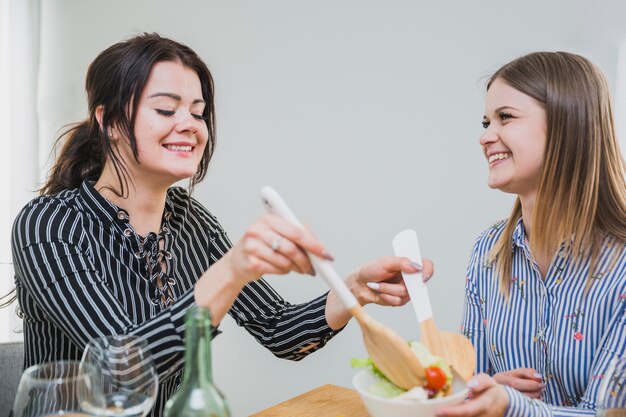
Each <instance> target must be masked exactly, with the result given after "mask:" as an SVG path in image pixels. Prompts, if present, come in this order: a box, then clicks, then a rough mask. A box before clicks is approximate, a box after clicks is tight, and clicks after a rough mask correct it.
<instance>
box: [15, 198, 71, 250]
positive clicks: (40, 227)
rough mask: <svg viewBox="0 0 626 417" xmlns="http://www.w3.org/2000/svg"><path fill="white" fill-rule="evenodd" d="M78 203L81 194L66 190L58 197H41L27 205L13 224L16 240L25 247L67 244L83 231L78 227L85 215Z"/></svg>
mask: <svg viewBox="0 0 626 417" xmlns="http://www.w3.org/2000/svg"><path fill="white" fill-rule="evenodd" d="M77 200H78V190H77V189H73V190H65V191H62V192H60V193H58V194H55V195H42V196H38V197H36V198H34V199H32V200H31V201H30V202H28V203H27V204H26V205H25V206H24V207H23V208H22V209H21V210H20V212H19V213H18V214H17V217H16V218H15V221H14V223H13V235H14V237H20V238H21V239H22V241H23V242H22V243H23V244H28V243H37V242H38V241H43V240H46V241H50V240H55V239H62V240H66V239H68V240H69V238H70V237H71V235H74V234H79V233H80V231H81V230H82V229H81V228H80V227H75V226H76V223H77V222H78V221H80V218H81V217H82V214H83V208H82V205H81V204H80V203H79V202H78V201H77Z"/></svg>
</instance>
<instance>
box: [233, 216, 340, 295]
mask: <svg viewBox="0 0 626 417" xmlns="http://www.w3.org/2000/svg"><path fill="white" fill-rule="evenodd" d="M305 250H306V251H309V252H311V253H313V254H315V255H317V256H319V257H320V258H324V259H328V260H333V257H332V256H331V255H330V254H329V253H328V252H327V251H326V249H325V248H324V246H323V245H322V244H321V243H320V242H319V241H318V240H317V239H316V238H315V237H314V236H313V234H311V232H309V231H308V230H306V229H302V228H300V227H298V226H294V225H293V224H291V223H289V222H288V221H286V220H284V219H282V218H281V217H278V216H276V215H274V214H266V215H264V216H263V217H261V218H260V219H259V221H257V222H256V223H254V224H253V225H252V226H250V227H248V229H247V230H246V232H245V233H244V235H243V237H242V238H241V240H240V241H239V242H237V243H236V244H235V245H234V246H233V247H232V248H231V250H230V251H228V253H227V254H226V255H225V256H224V258H226V261H227V262H228V265H229V267H230V269H231V271H232V272H233V276H234V277H235V279H237V280H238V281H239V283H240V284H241V286H242V287H243V286H244V285H245V284H247V283H248V282H250V281H254V280H257V279H259V278H260V277H261V275H264V274H287V273H289V272H291V271H295V272H299V273H301V274H313V267H312V266H311V262H310V260H309V258H308V256H307V254H306V252H305Z"/></svg>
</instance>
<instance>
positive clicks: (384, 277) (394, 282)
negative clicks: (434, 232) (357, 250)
mask: <svg viewBox="0 0 626 417" xmlns="http://www.w3.org/2000/svg"><path fill="white" fill-rule="evenodd" d="M422 262H423V263H424V265H423V266H422V265H419V264H416V263H414V262H412V261H410V260H409V259H407V258H398V257H395V256H385V257H382V258H378V259H375V260H373V261H370V262H368V263H366V264H364V265H363V266H361V267H360V268H359V269H357V270H356V271H354V272H353V273H351V274H350V275H349V276H348V278H347V279H346V285H347V286H348V288H350V291H352V294H354V296H355V297H356V299H357V300H358V301H359V304H361V305H362V306H364V305H366V304H370V303H376V304H380V305H384V306H402V305H404V304H406V303H407V302H408V301H409V294H408V292H407V290H406V287H405V285H404V281H403V279H402V272H406V273H409V274H411V273H415V272H418V271H422V278H423V280H424V282H426V281H428V280H429V279H430V278H431V277H432V276H433V271H434V267H433V263H432V262H431V261H430V259H423V260H422Z"/></svg>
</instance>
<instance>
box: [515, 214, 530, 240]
mask: <svg viewBox="0 0 626 417" xmlns="http://www.w3.org/2000/svg"><path fill="white" fill-rule="evenodd" d="M513 245H515V246H518V247H520V248H527V247H528V237H526V229H524V222H523V221H522V218H521V217H520V218H519V219H518V220H517V224H516V225H515V229H514V230H513Z"/></svg>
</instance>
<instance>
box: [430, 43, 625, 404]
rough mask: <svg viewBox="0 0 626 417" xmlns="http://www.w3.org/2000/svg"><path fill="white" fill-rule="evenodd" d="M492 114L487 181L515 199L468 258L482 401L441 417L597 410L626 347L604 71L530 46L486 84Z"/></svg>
mask: <svg viewBox="0 0 626 417" xmlns="http://www.w3.org/2000/svg"><path fill="white" fill-rule="evenodd" d="M483 125H484V128H485V131H484V133H483V135H482V136H481V138H480V145H481V147H482V150H483V153H484V155H485V159H486V161H487V163H488V164H489V180H488V182H489V186H490V187H491V188H496V189H499V190H501V191H504V192H507V193H514V194H517V200H516V202H515V205H514V208H513V212H512V213H511V215H510V216H509V218H508V219H506V220H505V221H502V222H499V223H496V224H495V225H493V226H492V227H490V228H489V229H487V230H486V231H484V232H483V233H482V234H481V235H480V236H479V237H478V239H477V241H476V243H475V245H474V248H473V251H472V256H471V260H470V264H469V267H468V270H467V279H466V309H465V315H464V322H463V332H464V333H465V334H466V336H467V337H468V338H470V340H471V341H472V342H473V344H474V346H475V348H476V351H477V354H478V372H479V373H480V374H479V375H477V376H475V377H474V378H473V379H472V380H470V381H469V383H468V385H469V387H470V388H471V389H472V392H473V395H472V399H471V400H470V401H467V402H466V403H464V404H463V405H460V406H457V407H452V408H448V409H444V410H440V412H439V415H441V416H473V415H481V416H503V415H506V416H521V415H524V416H535V415H537V416H539V415H541V416H564V415H567V416H578V415H580V416H582V415H594V414H595V402H596V396H597V392H598V387H599V384H600V382H601V380H602V375H603V373H604V371H605V370H606V368H607V365H608V363H609V361H610V359H612V358H614V357H617V356H623V355H624V354H626V250H625V242H626V183H625V180H624V178H625V166H624V159H623V157H622V155H621V154H620V148H619V143H618V141H617V139H616V137H615V132H614V128H613V116H612V111H611V104H610V97H609V93H608V87H607V83H606V81H605V78H604V77H603V75H602V74H601V73H600V71H599V70H598V69H597V68H596V67H595V66H594V65H593V64H592V63H590V62H589V61H588V60H587V59H585V58H583V57H581V56H578V55H575V54H570V53H565V52H554V53H550V52H539V53H532V54H529V55H526V56H523V57H521V58H518V59H516V60H514V61H512V62H510V63H508V64H506V65H504V66H503V67H502V68H500V69H499V70H498V71H497V72H496V73H495V74H494V75H493V76H492V77H491V79H490V81H489V82H488V85H487V95H486V101H485V115H484V119H483Z"/></svg>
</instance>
